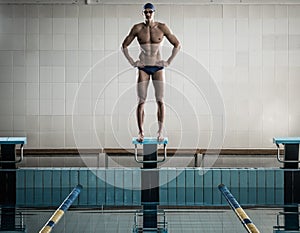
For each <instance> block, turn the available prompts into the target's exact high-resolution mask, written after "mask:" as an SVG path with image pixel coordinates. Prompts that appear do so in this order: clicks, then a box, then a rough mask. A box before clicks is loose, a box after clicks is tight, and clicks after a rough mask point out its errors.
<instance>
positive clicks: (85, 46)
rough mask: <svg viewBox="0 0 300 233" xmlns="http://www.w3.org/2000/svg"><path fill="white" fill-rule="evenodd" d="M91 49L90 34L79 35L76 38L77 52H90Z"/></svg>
mask: <svg viewBox="0 0 300 233" xmlns="http://www.w3.org/2000/svg"><path fill="white" fill-rule="evenodd" d="M91 48H92V36H91V34H79V36H78V49H79V50H91Z"/></svg>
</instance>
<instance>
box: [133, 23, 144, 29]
mask: <svg viewBox="0 0 300 233" xmlns="http://www.w3.org/2000/svg"><path fill="white" fill-rule="evenodd" d="M143 25H144V23H137V24H134V25H133V28H135V29H139V28H141V27H143Z"/></svg>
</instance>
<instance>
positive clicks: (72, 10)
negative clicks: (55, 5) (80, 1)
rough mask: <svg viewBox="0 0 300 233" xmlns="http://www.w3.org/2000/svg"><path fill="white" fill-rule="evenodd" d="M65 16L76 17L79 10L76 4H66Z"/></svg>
mask: <svg viewBox="0 0 300 233" xmlns="http://www.w3.org/2000/svg"><path fill="white" fill-rule="evenodd" d="M65 8H66V9H65V14H66V18H77V17H78V12H79V6H77V5H66V6H65Z"/></svg>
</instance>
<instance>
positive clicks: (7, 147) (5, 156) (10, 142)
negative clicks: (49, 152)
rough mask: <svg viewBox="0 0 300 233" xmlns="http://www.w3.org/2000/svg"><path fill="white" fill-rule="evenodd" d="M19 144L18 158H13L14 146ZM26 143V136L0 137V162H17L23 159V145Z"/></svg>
mask: <svg viewBox="0 0 300 233" xmlns="http://www.w3.org/2000/svg"><path fill="white" fill-rule="evenodd" d="M17 144H20V151H21V154H20V159H19V160H15V146H16V145H17ZM24 144H27V138H26V137H0V145H1V154H2V161H0V164H8V163H13V164H15V163H19V162H21V161H22V160H23V146H24Z"/></svg>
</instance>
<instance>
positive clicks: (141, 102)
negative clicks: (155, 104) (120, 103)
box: [138, 97, 146, 105]
mask: <svg viewBox="0 0 300 233" xmlns="http://www.w3.org/2000/svg"><path fill="white" fill-rule="evenodd" d="M145 102H146V98H144V97H139V100H138V105H144V104H145Z"/></svg>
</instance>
